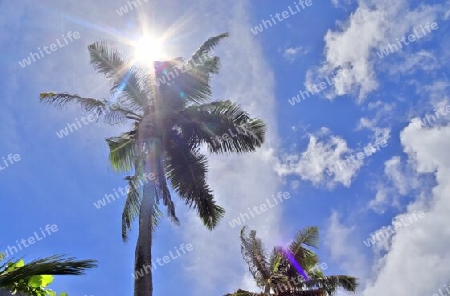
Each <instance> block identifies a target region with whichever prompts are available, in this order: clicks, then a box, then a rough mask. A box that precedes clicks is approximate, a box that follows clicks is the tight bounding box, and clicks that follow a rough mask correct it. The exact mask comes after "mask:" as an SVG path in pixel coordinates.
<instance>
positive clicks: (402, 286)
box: [364, 124, 450, 296]
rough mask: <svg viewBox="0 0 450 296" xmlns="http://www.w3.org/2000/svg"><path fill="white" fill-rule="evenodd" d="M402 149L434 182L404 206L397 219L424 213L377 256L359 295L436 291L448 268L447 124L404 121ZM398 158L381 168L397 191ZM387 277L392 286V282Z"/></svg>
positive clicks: (401, 183)
mask: <svg viewBox="0 0 450 296" xmlns="http://www.w3.org/2000/svg"><path fill="white" fill-rule="evenodd" d="M400 138H401V143H402V145H403V147H404V152H405V153H406V154H407V156H408V161H409V162H411V165H412V166H413V168H414V170H415V171H416V172H417V173H421V174H428V175H431V176H433V177H434V179H435V182H436V183H435V186H434V188H433V190H432V191H431V192H430V195H429V196H428V197H424V196H423V195H422V194H419V195H417V196H416V197H415V200H414V201H413V202H412V203H411V204H409V205H408V207H407V209H406V211H405V213H402V214H400V215H398V216H397V217H395V218H394V219H395V220H398V219H400V218H401V217H403V216H404V215H407V214H409V213H411V212H413V211H419V210H423V211H424V212H425V213H426V217H425V218H423V219H422V220H420V221H418V222H416V223H414V224H412V225H411V226H408V227H406V228H403V229H401V230H399V231H398V232H397V233H396V234H395V235H394V236H393V237H392V240H391V242H390V244H389V245H387V246H386V252H387V253H386V254H385V255H384V256H383V257H382V258H380V261H379V262H381V264H378V266H377V267H378V268H377V270H376V276H375V277H374V278H373V279H372V281H371V283H370V284H369V285H367V287H366V289H365V291H364V295H365V296H372V295H387V294H393V295H399V296H403V295H404V296H407V295H408V296H416V295H417V296H419V295H431V294H435V293H438V289H439V288H442V287H443V285H444V284H448V274H449V272H450V251H449V249H448V247H447V246H448V244H450V230H449V229H448V227H447V226H448V212H449V211H450V196H449V192H450V182H449V179H448V175H449V173H450V156H449V154H448V146H449V145H450V127H441V128H437V127H436V128H432V129H420V130H419V129H417V128H416V127H415V126H413V125H412V124H410V125H409V126H407V127H406V128H405V129H404V130H403V131H402V133H401V135H400ZM398 165H399V164H398V159H397V158H395V159H394V160H391V162H390V163H389V164H388V169H387V172H388V173H389V174H390V175H391V177H393V178H394V179H395V184H397V185H398V186H399V190H404V191H406V188H405V187H404V186H405V184H407V183H408V182H411V181H414V180H411V179H410V178H409V179H404V177H400V176H398V174H397V169H396V168H397V167H398ZM392 278H395V279H396V284H395V285H392Z"/></svg>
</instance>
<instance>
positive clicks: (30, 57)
mask: <svg viewBox="0 0 450 296" xmlns="http://www.w3.org/2000/svg"><path fill="white" fill-rule="evenodd" d="M61 36H62V37H63V40H64V43H61V42H60V41H59V38H57V39H56V44H55V43H53V44H50V46H44V47H43V48H42V49H41V48H40V47H38V51H39V53H36V52H30V54H29V55H28V57H27V58H25V59H23V60H22V61H19V65H20V66H21V67H22V68H25V67H26V66H29V65H31V60H33V62H36V59H38V60H40V59H41V58H43V57H44V53H43V52H42V50H44V51H45V53H46V54H47V55H49V54H51V53H52V52H54V51H56V50H58V49H59V48H62V47H64V46H66V45H68V44H69V42H68V41H67V39H66V37H67V38H68V39H69V40H70V42H73V41H74V39H79V38H80V33H79V32H78V31H75V32H73V33H72V31H69V32H67V33H66V36H64V35H61ZM72 37H73V39H72ZM56 45H58V46H56ZM49 49H50V51H49ZM39 54H40V55H39Z"/></svg>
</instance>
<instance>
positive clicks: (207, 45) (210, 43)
mask: <svg viewBox="0 0 450 296" xmlns="http://www.w3.org/2000/svg"><path fill="white" fill-rule="evenodd" d="M229 36H230V34H229V33H222V34H220V35H217V36H214V37H211V38H209V39H208V40H206V41H205V42H204V43H203V44H202V45H201V46H200V47H199V48H198V49H197V50H196V51H195V52H194V54H193V55H192V56H191V58H190V60H189V62H191V63H192V62H194V61H196V60H198V59H199V58H200V57H201V56H202V55H204V54H206V53H208V52H209V51H210V50H212V49H213V48H214V47H216V46H217V44H219V42H220V41H221V40H222V39H223V38H226V37H229Z"/></svg>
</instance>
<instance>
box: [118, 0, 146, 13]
mask: <svg viewBox="0 0 450 296" xmlns="http://www.w3.org/2000/svg"><path fill="white" fill-rule="evenodd" d="M148 1H149V0H142V2H144V3H147V2H148ZM131 4H133V6H134V7H133V6H131ZM138 4H139V5H138ZM142 4H143V3H141V0H136V1H127V5H125V6H121V7H119V9H116V12H117V14H118V15H119V16H122V15H124V14H127V13H128V7H129V8H130V10H129V11H132V10H133V9H134V8H138V7H139V6H140V5H142Z"/></svg>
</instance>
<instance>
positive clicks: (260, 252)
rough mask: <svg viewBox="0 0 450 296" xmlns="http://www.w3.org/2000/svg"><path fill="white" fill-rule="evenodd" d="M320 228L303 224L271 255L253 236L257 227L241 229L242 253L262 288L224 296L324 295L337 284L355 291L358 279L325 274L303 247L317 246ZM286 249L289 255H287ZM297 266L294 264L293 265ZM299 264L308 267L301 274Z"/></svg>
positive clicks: (239, 291) (314, 255)
mask: <svg viewBox="0 0 450 296" xmlns="http://www.w3.org/2000/svg"><path fill="white" fill-rule="evenodd" d="M318 242H319V230H318V228H317V227H306V228H304V229H302V230H300V231H299V232H298V233H297V235H296V237H295V239H294V240H293V241H292V242H291V243H290V244H289V246H288V247H287V248H283V247H275V248H274V249H273V251H272V253H271V255H270V257H268V256H267V254H266V253H265V250H264V247H263V244H262V242H261V240H260V239H258V238H257V237H256V231H255V230H252V231H250V233H248V234H246V227H243V228H242V230H241V251H242V257H243V258H244V260H245V261H246V262H247V264H248V266H249V270H250V272H251V274H252V275H253V278H254V279H255V281H256V284H257V285H258V287H260V288H262V289H263V290H264V292H261V293H259V294H258V293H252V292H249V291H245V290H241V289H239V290H238V291H237V292H235V293H233V294H227V295H226V296H257V295H261V296H263V295H275V296H326V295H334V294H335V292H336V290H337V289H338V288H343V289H345V290H346V291H351V292H355V291H356V287H357V285H358V283H357V279H356V278H354V277H350V276H345V275H337V276H324V275H323V273H322V271H320V270H319V269H317V268H316V267H317V265H318V263H319V258H318V256H317V255H316V254H315V253H314V252H313V251H311V250H309V249H308V248H306V247H312V248H317V245H318ZM286 253H288V254H291V255H292V257H291V259H289V257H290V256H286ZM297 264H298V265H299V266H300V268H298V267H297V268H296V265H297ZM302 267H303V268H304V269H305V270H307V271H308V273H307V274H304V271H303V270H302Z"/></svg>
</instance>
